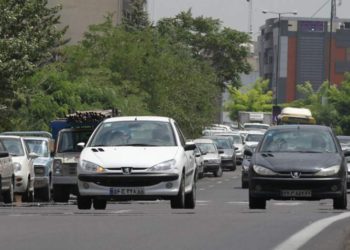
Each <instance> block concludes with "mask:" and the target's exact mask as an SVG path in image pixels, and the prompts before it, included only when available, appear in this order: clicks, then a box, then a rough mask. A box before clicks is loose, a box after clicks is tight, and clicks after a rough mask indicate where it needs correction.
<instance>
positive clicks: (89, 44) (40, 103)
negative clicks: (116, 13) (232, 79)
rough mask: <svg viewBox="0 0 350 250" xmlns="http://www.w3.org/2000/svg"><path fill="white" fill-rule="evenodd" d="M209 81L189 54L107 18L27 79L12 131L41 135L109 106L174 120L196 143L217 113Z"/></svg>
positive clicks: (210, 75) (152, 33)
mask: <svg viewBox="0 0 350 250" xmlns="http://www.w3.org/2000/svg"><path fill="white" fill-rule="evenodd" d="M215 81H216V76H215V73H214V71H213V69H212V68H211V67H210V66H209V65H208V64H206V63H204V62H201V61H199V60H197V59H195V58H193V57H192V54H191V51H190V50H188V49H186V48H182V47H179V46H177V45H173V44H170V43H169V42H168V40H167V39H165V38H163V37H161V36H159V35H158V33H157V31H156V30H154V29H152V28H147V29H143V30H135V31H133V32H128V31H127V30H125V29H124V28H123V27H119V28H115V27H114V26H113V24H112V21H111V18H108V19H107V20H106V22H105V23H103V24H100V25H93V26H91V27H90V30H89V32H87V33H86V37H85V39H84V40H83V41H82V42H81V44H79V45H76V46H69V47H66V48H65V50H63V51H62V62H56V63H53V64H51V65H47V66H46V67H44V68H42V69H41V70H40V71H38V72H37V73H36V74H35V75H33V76H32V77H30V78H27V79H26V85H27V86H30V87H29V91H27V92H26V93H25V96H26V98H24V99H23V100H22V101H23V104H24V105H21V108H20V110H19V112H18V114H17V116H16V118H15V120H16V122H17V124H18V126H17V127H16V129H21V128H26V129H48V127H47V126H48V124H49V121H50V120H52V119H54V118H56V117H63V116H64V115H65V114H67V113H69V112H70V111H72V110H86V109H96V108H104V109H105V108H111V107H116V108H118V109H121V111H122V114H123V115H164V116H170V117H173V118H175V119H176V120H177V121H178V122H179V123H180V125H181V126H182V127H183V129H184V132H185V133H186V134H187V135H189V136H195V135H198V133H199V132H200V129H201V127H202V126H204V125H205V124H208V123H211V122H212V121H213V117H214V115H215V112H216V111H217V110H216V109H215V106H214V105H213V103H212V101H211V100H214V99H215V97H216V96H217V95H218V94H219V88H218V87H216V86H215V84H214V83H215Z"/></svg>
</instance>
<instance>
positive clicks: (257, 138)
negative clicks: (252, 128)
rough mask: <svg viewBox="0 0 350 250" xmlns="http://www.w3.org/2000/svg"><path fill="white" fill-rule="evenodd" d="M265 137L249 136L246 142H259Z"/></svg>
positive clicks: (260, 135) (259, 135) (258, 135)
mask: <svg viewBox="0 0 350 250" xmlns="http://www.w3.org/2000/svg"><path fill="white" fill-rule="evenodd" d="M263 136H264V135H263V134H248V135H247V137H246V138H245V141H252V142H259V141H260V140H261V139H262V138H263Z"/></svg>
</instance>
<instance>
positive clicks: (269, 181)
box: [245, 125, 350, 209]
mask: <svg viewBox="0 0 350 250" xmlns="http://www.w3.org/2000/svg"><path fill="white" fill-rule="evenodd" d="M245 154H246V155H252V158H251V162H250V166H249V207H250V208H251V209H259V208H260V209H265V208H266V200H270V199H275V200H290V199H297V200H321V199H333V207H334V209H346V207H347V193H346V177H347V167H346V161H345V156H348V155H350V154H349V152H344V153H343V152H342V150H341V147H340V145H339V142H338V140H337V139H336V138H335V135H334V134H333V132H332V130H331V129H330V128H328V127H325V126H316V125H283V126H276V127H273V128H270V129H269V130H268V131H267V132H266V133H265V135H264V138H263V140H262V142H261V143H260V144H259V145H258V147H257V148H256V151H255V152H254V154H253V153H252V152H251V151H249V150H246V151H245Z"/></svg>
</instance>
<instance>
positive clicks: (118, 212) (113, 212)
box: [111, 209, 132, 214]
mask: <svg viewBox="0 0 350 250" xmlns="http://www.w3.org/2000/svg"><path fill="white" fill-rule="evenodd" d="M131 211H132V210H130V209H128V210H118V211H111V214H125V213H129V212H131Z"/></svg>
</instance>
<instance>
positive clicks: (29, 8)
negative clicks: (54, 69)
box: [0, 0, 65, 128]
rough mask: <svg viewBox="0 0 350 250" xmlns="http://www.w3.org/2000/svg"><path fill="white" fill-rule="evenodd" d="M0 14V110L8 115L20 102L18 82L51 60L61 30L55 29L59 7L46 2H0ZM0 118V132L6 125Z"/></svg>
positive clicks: (59, 39) (1, 0) (12, 0)
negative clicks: (0, 107) (5, 111)
mask: <svg viewBox="0 0 350 250" xmlns="http://www.w3.org/2000/svg"><path fill="white" fill-rule="evenodd" d="M0 10H1V14H0V87H1V92H0V106H1V105H5V106H7V107H8V110H7V113H5V115H8V112H14V111H13V110H12V108H14V109H16V108H17V105H18V104H19V103H20V102H21V101H18V100H21V99H22V98H23V95H21V94H20V93H19V91H20V89H21V88H25V86H23V85H22V84H21V79H22V78H23V77H26V76H28V75H31V74H32V73H33V72H34V71H35V70H36V69H37V68H38V67H39V66H41V65H43V64H45V63H48V62H49V61H50V60H52V59H53V58H54V54H55V50H54V49H55V48H57V46H59V45H60V41H61V38H62V36H63V34H64V32H65V29H63V30H58V29H57V28H56V25H57V24H58V22H59V17H58V15H57V13H58V11H59V10H60V7H59V6H57V7H52V8H48V7H47V0H26V1H24V0H21V1H18V0H0ZM14 100H16V101H14ZM1 114H4V113H0V128H1V127H2V126H3V127H4V126H7V125H6V124H7V123H8V122H9V121H8V120H6V121H5V122H6V124H4V123H3V121H4V119H3V118H4V117H3V116H2V115H1Z"/></svg>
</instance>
